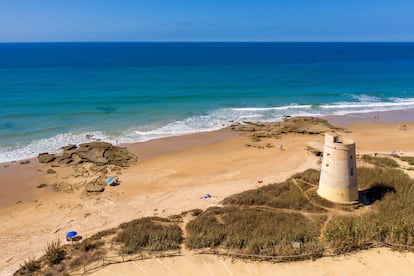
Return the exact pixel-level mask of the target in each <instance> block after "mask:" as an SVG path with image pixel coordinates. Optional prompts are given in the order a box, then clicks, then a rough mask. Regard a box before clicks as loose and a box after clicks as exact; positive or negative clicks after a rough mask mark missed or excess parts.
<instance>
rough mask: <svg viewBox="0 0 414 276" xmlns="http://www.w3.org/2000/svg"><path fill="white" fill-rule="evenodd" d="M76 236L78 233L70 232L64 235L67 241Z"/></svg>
mask: <svg viewBox="0 0 414 276" xmlns="http://www.w3.org/2000/svg"><path fill="white" fill-rule="evenodd" d="M76 235H78V233H77V232H76V231H70V232H67V233H66V238H67V239H69V238H73V237H76Z"/></svg>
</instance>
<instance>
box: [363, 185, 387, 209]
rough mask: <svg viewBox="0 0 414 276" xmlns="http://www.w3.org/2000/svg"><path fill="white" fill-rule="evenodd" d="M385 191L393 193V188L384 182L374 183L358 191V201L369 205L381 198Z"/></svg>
mask: <svg viewBox="0 0 414 276" xmlns="http://www.w3.org/2000/svg"><path fill="white" fill-rule="evenodd" d="M387 193H395V189H394V188H393V187H390V186H387V185H385V184H376V185H374V186H372V187H371V188H369V189H366V190H362V191H359V201H360V202H361V203H362V204H364V205H371V204H373V203H374V202H376V201H378V200H381V199H382V198H383V197H384V196H385V195H386V194H387Z"/></svg>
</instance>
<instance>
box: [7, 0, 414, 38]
mask: <svg viewBox="0 0 414 276" xmlns="http://www.w3.org/2000/svg"><path fill="white" fill-rule="evenodd" d="M413 15H414V1H413V0H273V1H271V0H250V1H247V0H147V1H141V0H135V1H134V0H0V42H55V41H364V42H365V41H414V19H413V18H414V17H413Z"/></svg>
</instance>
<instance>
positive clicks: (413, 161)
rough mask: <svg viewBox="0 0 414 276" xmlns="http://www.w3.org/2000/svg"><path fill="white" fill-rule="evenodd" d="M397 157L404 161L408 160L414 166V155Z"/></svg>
mask: <svg viewBox="0 0 414 276" xmlns="http://www.w3.org/2000/svg"><path fill="white" fill-rule="evenodd" d="M396 157H398V158H399V159H400V160H402V161H404V162H407V163H408V164H410V165H411V166H414V157H413V156H396Z"/></svg>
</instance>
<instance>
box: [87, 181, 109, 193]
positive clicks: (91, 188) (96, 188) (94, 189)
mask: <svg viewBox="0 0 414 276" xmlns="http://www.w3.org/2000/svg"><path fill="white" fill-rule="evenodd" d="M104 190H105V188H104V187H103V186H102V185H101V184H96V183H88V184H86V186H85V191H87V192H89V193H101V192H103V191H104Z"/></svg>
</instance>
